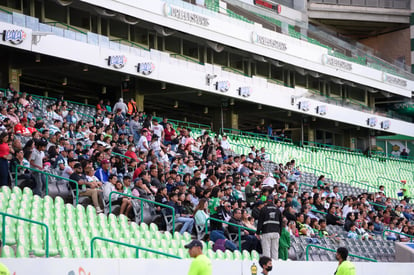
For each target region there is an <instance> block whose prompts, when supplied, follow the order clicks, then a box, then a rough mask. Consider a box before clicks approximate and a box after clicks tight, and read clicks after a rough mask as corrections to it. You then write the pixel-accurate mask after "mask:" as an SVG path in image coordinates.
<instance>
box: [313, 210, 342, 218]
mask: <svg viewBox="0 0 414 275" xmlns="http://www.w3.org/2000/svg"><path fill="white" fill-rule="evenodd" d="M310 211H311V212H315V213H319V214H322V215H328V214H329V213H328V212H323V211H319V210H318V209H311V210H310ZM334 216H335V217H338V218H340V219H341V220H345V218H344V217H341V216H338V215H334Z"/></svg>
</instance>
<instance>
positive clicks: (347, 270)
mask: <svg viewBox="0 0 414 275" xmlns="http://www.w3.org/2000/svg"><path fill="white" fill-rule="evenodd" d="M355 274H356V271H355V266H354V264H353V263H351V262H350V261H343V262H342V263H341V265H340V266H338V269H337V270H336V272H335V275H355Z"/></svg>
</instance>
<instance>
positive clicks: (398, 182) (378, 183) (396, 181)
mask: <svg viewBox="0 0 414 275" xmlns="http://www.w3.org/2000/svg"><path fill="white" fill-rule="evenodd" d="M380 179H383V180H387V181H390V182H393V183H397V184H399V185H401V182H400V181H398V180H394V179H389V178H386V177H383V176H379V177H377V185H378V187H379V186H380V185H381V184H380V182H379V180H380Z"/></svg>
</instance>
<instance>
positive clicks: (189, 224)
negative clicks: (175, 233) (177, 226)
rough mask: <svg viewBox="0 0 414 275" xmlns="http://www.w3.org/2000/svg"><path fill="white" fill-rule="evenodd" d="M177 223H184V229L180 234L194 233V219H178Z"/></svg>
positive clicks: (182, 228)
mask: <svg viewBox="0 0 414 275" xmlns="http://www.w3.org/2000/svg"><path fill="white" fill-rule="evenodd" d="M175 221H176V222H180V223H183V227H181V230H180V234H184V232H188V233H190V234H191V232H193V226H194V219H193V218H187V217H178V218H176V219H175Z"/></svg>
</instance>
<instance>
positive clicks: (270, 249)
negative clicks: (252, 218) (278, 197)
mask: <svg viewBox="0 0 414 275" xmlns="http://www.w3.org/2000/svg"><path fill="white" fill-rule="evenodd" d="M282 220H283V217H282V213H280V210H279V208H277V207H276V206H275V205H274V203H273V198H272V197H271V196H270V197H268V198H267V204H266V206H265V207H263V208H262V210H260V215H259V221H258V223H257V231H256V234H257V235H260V239H261V243H262V248H263V255H264V256H268V257H271V258H272V259H274V260H276V261H277V260H278V259H279V251H278V249H279V238H280V234H281V230H282Z"/></svg>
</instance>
